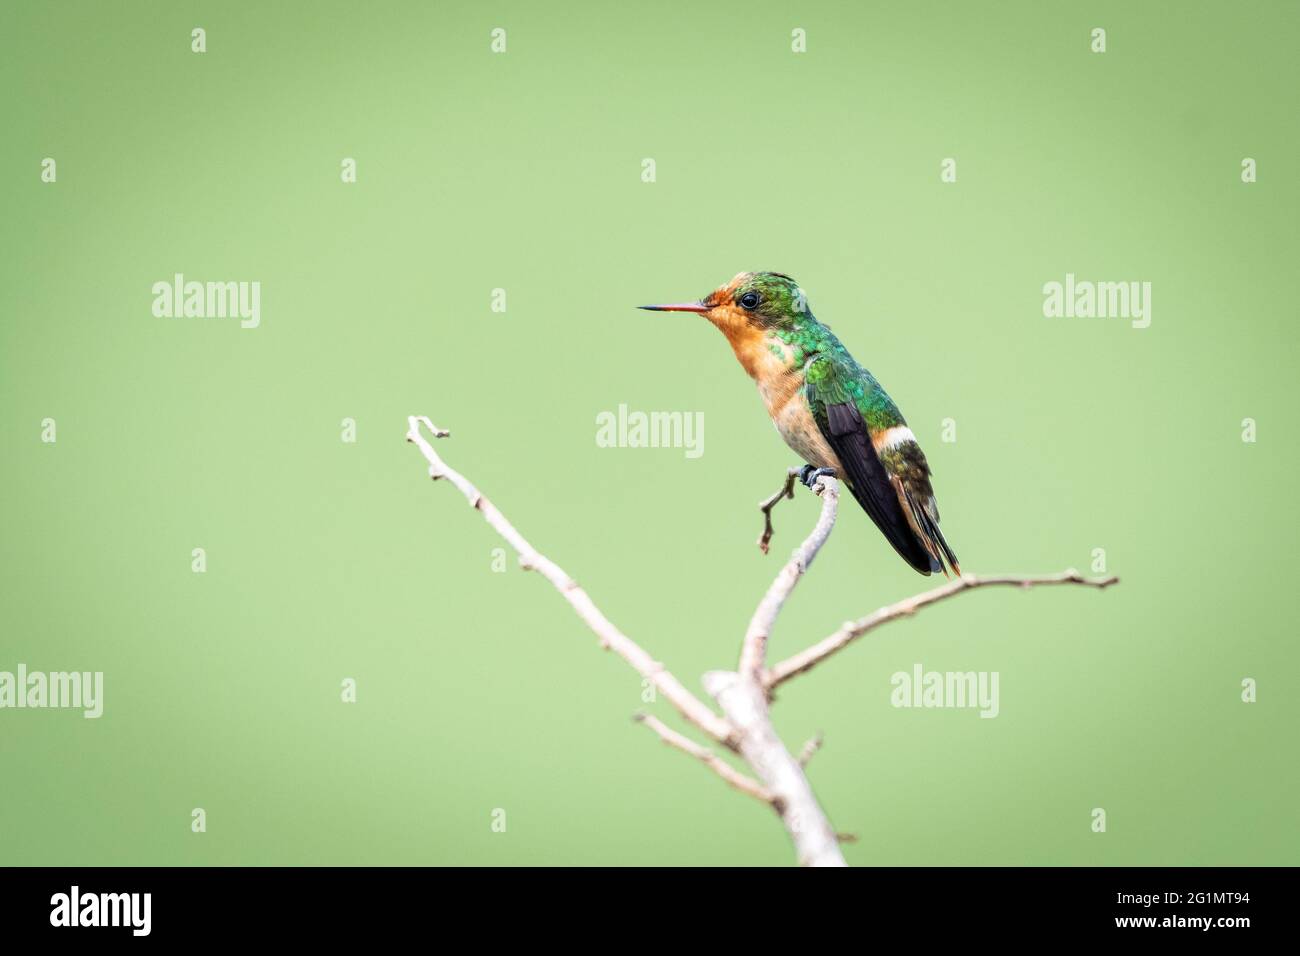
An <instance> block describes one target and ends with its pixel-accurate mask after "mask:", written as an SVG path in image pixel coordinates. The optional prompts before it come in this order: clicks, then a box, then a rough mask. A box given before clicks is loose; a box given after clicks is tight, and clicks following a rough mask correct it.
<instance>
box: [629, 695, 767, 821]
mask: <svg viewBox="0 0 1300 956" xmlns="http://www.w3.org/2000/svg"><path fill="white" fill-rule="evenodd" d="M634 719H635V720H637V721H639V722H640V723H643V724H645V725H646V726H647V727H649V728H650V729H651V730H653V731H654V732H655V733H656V734H658V735H659V737H660V739H661V740H663V742H664V743H666V744H668V746H670V747H676V748H677V749H678V750H680V751H682V752H683V753H686V754H689V755H690V756H692V757H694V758H695V759H696V760H698V761H700V762H701V763H702V764H704V766H706V767H708V768H709V769H710V770H712V771H713V772H714V773H716V774H717V775H718V776H719V777H721V778H722V779H723V780H725V781H726V782H727V784H728V786H731V787H734V788H735V789H737V790H739V791H740V792H741V793H747V794H749V795H750V796H751V797H753V798H754V799H755V800H761V801H762V802H763V803H766V804H769V805H770V804H771V803H772V794H770V793H769V792H768V791H767V790H766V789H765V788H764V787H763V785H762V784H761V783H759V782H758V781H757V780H755V779H754V778H753V777H751V776H749V775H747V774H743V773H741V772H740V771H739V770H737V769H736V768H735V767H733V766H732V765H731V764H729V763H727V762H726V761H725V760H723V759H722V758H721V757H719V756H718V755H717V754H715V753H714V752H713V751H712V750H710V749H709V748H707V747H702V746H700V745H699V744H697V743H696V742H695V741H693V740H691V739H690V738H689V737H686V736H684V735H682V734H679V733H678V732H677V731H675V730H673V729H672V728H671V727H669V726H668V725H667V724H665V723H664V722H663V721H662V720H660V719H659V718H658V717H656V716H654V715H653V714H646V713H640V714H637V715H636V716H635V718H634Z"/></svg>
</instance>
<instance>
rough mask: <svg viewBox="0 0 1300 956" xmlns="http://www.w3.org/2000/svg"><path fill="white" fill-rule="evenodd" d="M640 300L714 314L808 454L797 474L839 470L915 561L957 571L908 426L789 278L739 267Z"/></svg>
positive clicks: (783, 426) (923, 568)
mask: <svg viewBox="0 0 1300 956" xmlns="http://www.w3.org/2000/svg"><path fill="white" fill-rule="evenodd" d="M638 308H642V309H649V310H650V311H652V312H695V313H698V314H700V315H702V316H704V317H705V318H706V319H708V320H709V321H710V322H711V323H713V325H714V326H715V327H716V328H717V329H718V330H719V331H720V332H721V333H722V334H723V335H725V336H726V338H727V341H728V342H729V343H730V344H731V348H732V351H734V352H735V353H736V358H737V359H738V360H739V361H740V364H741V367H743V368H744V370H745V371H746V372H747V373H748V374H749V377H750V378H752V379H753V380H754V384H755V385H757V386H758V393H759V395H760V396H761V397H762V399H763V404H764V405H765V406H766V407H767V414H768V415H769V417H771V419H772V424H773V425H775V426H776V430H777V431H778V432H779V433H780V434H781V437H782V438H783V439H785V443H786V444H787V445H789V446H790V448H792V449H793V450H794V452H795V453H796V454H797V455H799V457H800V458H802V459H803V460H804V461H805V462H806V464H805V465H804V467H803V468H802V469H801V470H800V472H799V478H800V480H801V481H802V482H803V483H804V484H805V485H807V486H809V487H812V486H813V484H814V482H815V481H816V480H817V478H819V477H820V476H821V475H833V476H835V477H837V478H839V479H840V480H842V481H843V482H844V484H845V485H847V486H848V488H849V491H850V492H852V494H853V497H854V498H855V499H856V500H857V502H858V504H860V505H861V506H862V509H863V510H864V511H865V512H866V513H867V514H868V515H869V516H870V517H871V520H872V521H874V522H875V523H876V526H877V527H878V528H879V529H880V531H881V533H883V534H884V536H885V538H886V540H888V541H889V543H890V544H892V545H893V546H894V550H895V551H897V552H898V553H899V555H900V556H901V557H902V558H903V560H904V561H906V562H907V563H908V564H909V565H911V566H912V567H913V568H914V569H916V570H917V571H919V572H920V573H921V574H927V575H928V574H931V573H934V572H938V571H942V572H943V574H944V576H945V577H947V575H948V569H949V568H951V569H952V571H953V572H954V573H956V574H957V575H959V576H960V575H961V568H960V567H959V566H958V564H957V556H956V555H955V554H953V552H952V548H950V547H949V546H948V542H947V541H945V540H944V537H943V532H942V531H940V530H939V508H938V505H936V504H935V500H934V489H933V488H932V487H931V484H930V466H929V465H928V464H927V463H926V460H925V454H924V453H923V452H922V451H921V446H920V445H919V444H917V441H916V436H915V435H913V434H912V431H911V429H910V428H908V427H907V422H906V421H905V420H904V419H903V416H902V414H901V413H900V412H899V410H898V406H897V405H895V404H894V401H893V399H891V398H890V397H889V395H888V393H887V392H886V391H885V390H884V389H883V388H881V386H880V383H879V382H877V381H876V379H875V376H873V375H872V374H871V373H870V372H869V371H867V370H866V369H865V368H863V367H862V366H861V365H859V364H858V363H857V360H855V359H854V358H853V356H852V355H850V354H849V351H848V349H846V348H845V347H844V346H843V345H842V344H841V343H840V340H839V339H838V338H836V337H835V335H834V334H833V333H832V332H831V330H830V327H829V326H826V325H823V324H822V323H821V322H819V321H817V319H816V317H814V316H813V314H812V310H811V309H809V307H808V301H807V298H806V297H805V296H804V292H803V290H802V289H801V288H800V287H799V284H798V283H797V282H795V281H794V279H792V278H790V277H789V276H788V275H785V274H783V273H780V272H742V273H740V274H739V275H737V276H736V277H735V278H734V279H732V280H731V281H730V282H728V283H727V284H726V285H724V286H721V287H719V288H717V289H715V290H714V291H713V292H711V293H709V294H708V295H707V296H705V297H704V298H703V299H701V300H700V301H698V302H681V303H675V304H672V305H643V306H638Z"/></svg>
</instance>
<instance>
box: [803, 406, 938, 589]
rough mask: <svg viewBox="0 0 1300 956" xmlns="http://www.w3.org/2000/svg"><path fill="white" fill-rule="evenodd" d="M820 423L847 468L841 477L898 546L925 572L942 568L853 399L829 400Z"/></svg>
mask: <svg viewBox="0 0 1300 956" xmlns="http://www.w3.org/2000/svg"><path fill="white" fill-rule="evenodd" d="M817 425H818V427H819V428H820V429H821V431H822V434H823V435H824V436H825V438H826V440H827V441H828V442H829V443H830V446H831V448H832V449H834V451H835V454H836V455H837V456H838V457H839V459H840V463H841V464H842V465H843V466H844V470H845V471H846V472H847V474H845V475H841V476H840V477H842V478H845V479H847V481H848V485H849V490H850V491H852V492H853V497H854V498H856V499H857V500H858V504H860V505H862V510H863V511H865V512H866V513H867V514H868V515H870V516H871V520H872V521H874V522H875V523H876V527H878V528H879V529H880V530H881V532H882V533H883V534H884V536H885V538H886V539H887V540H888V541H889V543H890V544H892V545H893V546H894V550H895V551H897V552H898V553H899V555H900V556H902V558H903V560H904V561H906V562H907V563H908V564H910V565H911V566H912V567H913V568H915V569H916V570H917V571H919V572H921V573H922V574H930V573H931V572H932V571H940V570H942V566H941V565H940V564H939V562H938V561H937V560H935V558H934V556H933V555H931V554H930V552H929V551H928V550H927V549H926V548H925V547H924V546H923V545H922V544H921V542H920V541H918V540H917V537H916V535H915V534H914V533H913V532H912V526H911V524H910V523H909V522H908V520H907V515H905V514H904V513H903V506H902V504H901V503H900V502H899V500H898V493H897V491H895V489H894V485H893V483H892V482H891V481H890V480H889V473H888V472H887V471H885V466H884V465H883V464H881V462H880V458H879V456H877V455H876V450H875V448H873V447H872V445H871V437H870V436H869V435H868V434H867V426H866V423H865V422H864V421H863V420H862V414H861V413H860V412H859V411H858V409H857V407H856V406H854V405H853V403H852V402H843V403H837V404H832V403H827V404H826V405H825V414H824V418H823V416H820V415H819V416H817Z"/></svg>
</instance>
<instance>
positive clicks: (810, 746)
mask: <svg viewBox="0 0 1300 956" xmlns="http://www.w3.org/2000/svg"><path fill="white" fill-rule="evenodd" d="M821 749H822V735H821V734H820V733H819V734H816V735H815V736H813V737H810V738H809V739H808V742H807V743H805V744H804V745H803V750H801V751H799V766H801V767H806V766H808V761H809V760H812V758H813V756H814V755H815V754H816V753H817V751H819V750H821Z"/></svg>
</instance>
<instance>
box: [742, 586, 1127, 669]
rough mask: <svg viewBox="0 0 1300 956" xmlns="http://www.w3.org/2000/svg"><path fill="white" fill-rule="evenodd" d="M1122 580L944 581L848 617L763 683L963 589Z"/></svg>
mask: <svg viewBox="0 0 1300 956" xmlns="http://www.w3.org/2000/svg"><path fill="white" fill-rule="evenodd" d="M1117 583H1119V578H1117V577H1115V576H1113V575H1112V576H1110V577H1102V578H1086V577H1084V576H1083V575H1081V574H1080V573H1079V572H1078V571H1075V570H1074V569H1073V568H1071V569H1070V570H1068V571H1062V572H1061V573H1060V574H1049V575H1037V576H1023V575H988V576H979V575H974V574H971V575H967V576H965V577H960V578H957V579H956V580H953V581H949V582H948V583H947V584H943V585H940V586H939V587H937V588H934V589H933V590H930V591H926V592H925V593H923V594H918V595H916V596H914V597H910V598H907V599H905V600H902V601H899V602H898V603H897V604H891V605H889V606H888V607H883V608H881V609H880V610H878V611H875V612H874V613H872V614H868V615H867V616H866V617H863V618H859V619H858V620H856V621H846V622H845V623H844V625H843V626H842V627H840V629H839V630H838V631H836V632H835V633H834V634H831V635H830V636H828V637H825V638H823V639H822V640H820V641H818V642H817V643H816V644H814V645H813V646H812V647H809V648H808V649H806V650H803V651H800V652H799V653H798V654H795V655H794V656H793V657H789V658H786V659H785V660H783V661H781V662H780V663H779V664H775V665H773V666H772V668H771V670H769V671H768V672H767V673H766V675H764V678H763V685H764V687H765V688H766V689H767V690H769V691H770V690H772V689H773V688H775V687H777V686H778V685H779V684H782V683H784V682H785V681H787V680H789V679H790V678H791V677H794V676H795V675H796V674H802V673H803V672H804V671H807V670H811V669H812V668H813V667H815V666H817V665H818V664H819V663H821V662H822V661H824V660H825V659H826V658H828V657H830V656H831V655H832V654H834V653H835V652H836V651H838V650H840V649H842V648H844V647H846V646H848V645H849V644H851V643H853V641H855V640H857V639H858V638H859V637H861V636H862V635H863V634H866V633H867V632H868V631H872V630H875V629H876V628H877V627H880V626H881V625H882V624H887V623H888V622H890V621H894V620H897V619H898V618H900V617H910V616H911V615H913V614H915V613H916V612H917V611H918V610H920V609H921V608H923V607H925V606H926V605H929V604H935V603H937V602H939V601H942V600H944V599H945V598H950V597H952V596H954V595H956V594H961V593H962V592H963V591H971V590H974V589H975V588H983V587H1017V588H1021V589H1023V590H1028V589H1029V588H1033V587H1043V586H1047V585H1055V584H1078V585H1082V586H1084V587H1093V588H1098V589H1101V588H1107V587H1110V586H1111V585H1112V584H1117Z"/></svg>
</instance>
